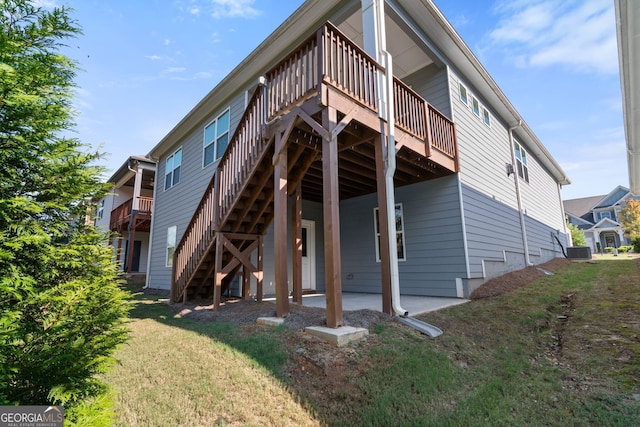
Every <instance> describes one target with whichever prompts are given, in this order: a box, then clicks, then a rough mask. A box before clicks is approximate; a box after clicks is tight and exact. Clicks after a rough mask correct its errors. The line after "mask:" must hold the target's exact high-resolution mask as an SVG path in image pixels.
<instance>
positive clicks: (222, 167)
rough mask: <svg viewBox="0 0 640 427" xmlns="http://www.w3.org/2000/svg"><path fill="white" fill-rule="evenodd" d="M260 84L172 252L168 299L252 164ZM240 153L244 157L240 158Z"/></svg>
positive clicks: (196, 261)
mask: <svg viewBox="0 0 640 427" xmlns="http://www.w3.org/2000/svg"><path fill="white" fill-rule="evenodd" d="M263 92H264V91H263V87H262V86H258V87H257V88H256V90H255V92H254V94H253V96H252V98H251V100H250V101H249V104H248V106H247V108H246V110H245V112H244V114H243V116H242V118H241V119H240V122H239V124H238V127H237V128H236V130H235V132H234V133H233V136H232V137H231V140H230V141H229V144H228V146H227V148H226V150H225V152H224V154H223V156H222V157H221V158H220V160H219V161H218V165H217V167H216V169H215V171H214V174H213V176H212V177H211V180H210V181H209V184H208V185H207V188H206V190H205V192H204V195H203V197H202V199H201V200H200V203H199V204H198V206H197V208H196V210H195V212H194V213H193V216H192V217H191V220H190V221H189V224H188V225H187V227H186V229H185V231H184V233H183V234H182V237H181V239H180V241H179V242H178V244H177V245H176V247H175V251H174V253H173V266H172V270H173V271H172V284H171V289H172V299H173V300H176V299H177V298H179V297H180V295H182V293H183V292H184V290H185V287H186V285H187V283H188V282H189V280H190V279H191V277H192V276H193V275H194V274H195V272H196V271H197V269H198V266H199V265H200V263H201V262H202V259H203V257H204V256H205V255H206V253H207V252H208V251H209V249H210V248H211V246H212V245H213V243H214V240H215V234H216V231H218V230H219V229H220V226H221V224H222V223H223V221H222V219H223V218H224V217H225V215H226V214H227V213H228V210H229V207H230V206H232V205H233V203H235V200H236V199H237V194H236V193H235V191H234V189H236V186H237V185H239V184H238V181H239V180H241V179H244V178H246V176H247V175H248V174H249V173H250V171H248V170H245V169H248V168H252V167H255V161H254V160H255V159H256V158H257V157H258V153H257V151H259V150H260V149H261V148H262V145H265V144H264V142H263V141H262V125H263V124H264V103H263ZM241 156H244V160H243V159H242V158H241Z"/></svg>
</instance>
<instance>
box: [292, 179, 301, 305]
mask: <svg viewBox="0 0 640 427" xmlns="http://www.w3.org/2000/svg"><path fill="white" fill-rule="evenodd" d="M291 210H292V223H293V227H292V233H291V234H292V236H291V237H292V241H293V250H292V256H293V301H294V302H296V303H298V304H302V185H301V184H300V183H299V184H298V185H297V186H296V189H295V190H294V192H293V206H292V208H291Z"/></svg>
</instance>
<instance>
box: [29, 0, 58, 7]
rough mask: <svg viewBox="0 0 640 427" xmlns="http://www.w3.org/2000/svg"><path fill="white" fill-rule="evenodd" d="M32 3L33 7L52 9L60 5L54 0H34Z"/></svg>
mask: <svg viewBox="0 0 640 427" xmlns="http://www.w3.org/2000/svg"><path fill="white" fill-rule="evenodd" d="M33 5H34V6H35V7H42V8H45V9H53V8H56V7H60V6H59V5H58V2H57V1H56V0H35V1H34V2H33Z"/></svg>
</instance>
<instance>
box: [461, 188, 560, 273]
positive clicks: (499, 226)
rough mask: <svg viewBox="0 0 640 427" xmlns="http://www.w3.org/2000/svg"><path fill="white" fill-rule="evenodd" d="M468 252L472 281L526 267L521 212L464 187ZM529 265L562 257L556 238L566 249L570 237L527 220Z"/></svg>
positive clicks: (544, 225) (538, 222) (530, 219)
mask: <svg viewBox="0 0 640 427" xmlns="http://www.w3.org/2000/svg"><path fill="white" fill-rule="evenodd" d="M462 194H463V198H464V217H465V224H466V229H467V248H468V253H469V268H470V273H471V276H470V277H471V278H480V279H483V280H488V279H491V278H493V277H495V276H498V275H500V274H504V273H507V272H509V271H513V270H518V269H521V268H524V267H526V265H525V257H524V245H523V240H522V228H521V226H520V216H519V215H518V210H517V209H513V208H511V207H510V206H508V205H506V204H504V203H502V202H499V201H497V200H495V199H493V198H490V197H487V196H486V195H484V194H482V193H481V192H479V191H477V190H475V189H473V188H470V187H469V186H466V185H463V186H462ZM525 228H526V230H527V244H528V250H529V256H530V261H531V262H532V263H534V264H540V263H543V262H546V261H549V260H550V259H552V258H557V257H559V256H562V249H561V248H560V245H558V243H557V242H556V240H555V239H554V238H553V235H554V234H555V235H557V236H558V238H559V239H560V241H561V242H562V244H563V245H564V246H565V247H566V245H567V242H568V237H567V235H566V234H565V233H564V232H562V230H560V232H558V229H556V228H553V227H551V226H549V225H548V224H545V223H543V222H540V221H538V220H536V219H534V218H531V217H529V216H525Z"/></svg>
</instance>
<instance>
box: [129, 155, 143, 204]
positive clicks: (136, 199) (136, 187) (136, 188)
mask: <svg viewBox="0 0 640 427" xmlns="http://www.w3.org/2000/svg"><path fill="white" fill-rule="evenodd" d="M130 170H133V169H130ZM133 171H134V172H135V173H136V178H135V181H134V183H133V203H132V205H131V210H132V211H137V210H140V191H141V189H142V168H141V167H140V165H138V164H136V168H135V170H133Z"/></svg>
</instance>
